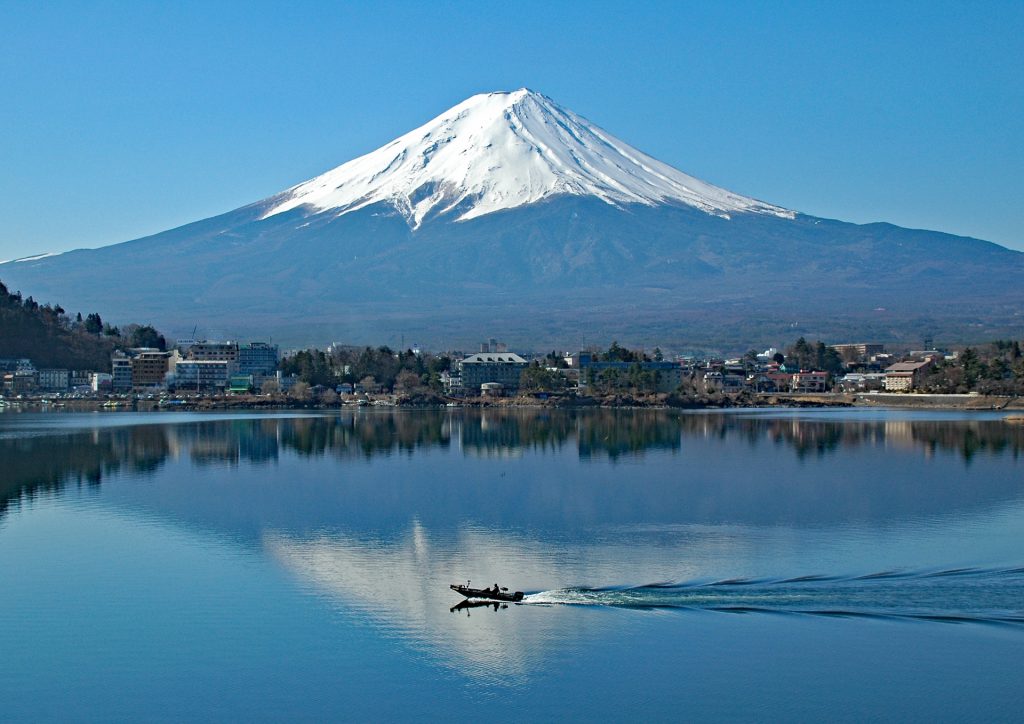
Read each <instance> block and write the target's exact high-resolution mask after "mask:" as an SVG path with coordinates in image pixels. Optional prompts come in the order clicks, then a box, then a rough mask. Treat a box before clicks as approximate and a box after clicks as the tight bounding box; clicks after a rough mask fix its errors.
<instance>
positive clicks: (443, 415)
mask: <svg viewBox="0 0 1024 724" xmlns="http://www.w3.org/2000/svg"><path fill="white" fill-rule="evenodd" d="M158 421H159V420H157V422H158ZM701 439H704V440H723V441H727V440H730V439H732V440H736V439H739V440H744V441H746V442H748V443H749V444H751V445H757V444H764V443H768V444H772V445H784V446H786V447H787V448H788V449H790V450H792V451H793V452H794V453H795V455H796V456H797V457H798V458H804V457H807V456H820V455H828V454H832V453H834V452H836V451H838V450H840V449H841V448H856V447H866V448H871V447H882V446H884V447H886V448H903V449H906V450H908V451H915V450H916V451H919V452H920V453H922V454H923V455H925V456H931V455H933V454H934V453H936V452H937V451H943V452H946V453H952V454H955V455H957V456H959V457H960V458H962V460H964V461H965V462H967V463H969V462H970V461H971V460H972V459H973V458H974V457H975V456H977V455H980V454H990V455H992V454H995V455H999V454H1006V455H1010V456H1012V457H1013V458H1014V459H1016V458H1017V457H1018V456H1019V455H1020V454H1021V452H1022V450H1024V427H1021V426H1014V425H1008V424H1006V423H1004V422H1003V421H1002V420H999V419H989V420H971V421H964V420H958V421H953V422H950V421H940V420H875V421H849V420H845V421H843V420H840V421H836V420H819V419H813V417H812V418H802V417H799V416H793V417H781V418H780V417H769V416H763V417H762V416H758V415H731V414H678V413H673V412H671V411H663V410H658V411H645V410H585V411H553V410H528V409H520V410H478V411H474V410H459V411H446V410H432V411H416V412H410V411H393V412H380V413H377V412H373V413H364V412H356V413H352V414H347V415H344V414H343V415H340V416H322V417H305V418H301V417H300V418H279V417H264V418H248V419H231V420H217V419H210V420H204V421H200V422H189V423H183V424H173V425H164V424H146V425H131V426H124V427H110V428H102V427H101V428H97V429H93V430H88V431H80V430H79V431H75V432H55V433H53V434H47V435H35V436H26V437H17V436H11V435H9V436H6V437H3V438H0V460H3V461H4V465H3V466H2V468H0V513H2V512H3V511H4V510H5V509H6V507H7V506H8V505H9V503H10V501H11V500H16V499H19V498H20V497H22V496H32V495H34V494H36V493H37V492H44V491H48V490H51V491H52V490H57V489H59V488H61V487H62V486H64V485H79V486H82V485H98V484H99V483H100V482H101V481H102V480H103V478H104V477H105V476H107V475H111V474H114V473H118V472H134V473H145V472H147V471H151V470H155V469H156V468H158V467H160V466H161V465H162V464H163V463H164V462H165V461H166V460H168V459H182V458H187V459H189V460H191V461H192V463H193V464H195V465H199V466H203V465H237V464H239V463H240V462H243V461H244V462H247V463H256V464H259V463H263V462H268V461H276V460H278V458H279V457H280V456H281V455H282V454H283V453H284V452H286V451H287V452H290V453H292V454H297V455H299V456H302V457H319V456H334V457H336V458H339V459H346V458H349V459H370V458H373V457H375V456H387V455H394V454H402V453H405V454H408V453H412V452H413V451H416V450H427V449H431V448H439V449H445V450H450V451H454V452H456V453H461V454H463V455H466V456H473V457H495V458H504V457H516V456H519V455H522V454H523V453H524V452H527V451H534V452H538V451H541V452H542V451H545V450H565V449H566V448H567V447H568V449H570V450H571V449H572V447H573V446H574V447H575V449H576V451H577V453H578V455H579V457H580V458H582V459H588V458H606V459H610V460H612V461H614V460H617V459H620V458H622V459H626V458H629V457H635V456H640V455H643V454H645V453H647V452H655V451H668V452H678V451H679V450H681V449H682V447H683V446H684V445H687V444H689V445H692V444H694V443H699V441H700V440H701Z"/></svg>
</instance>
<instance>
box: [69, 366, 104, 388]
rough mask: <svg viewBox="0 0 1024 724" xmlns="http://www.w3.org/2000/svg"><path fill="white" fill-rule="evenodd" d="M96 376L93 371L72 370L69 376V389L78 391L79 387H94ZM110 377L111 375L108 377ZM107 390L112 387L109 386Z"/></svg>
mask: <svg viewBox="0 0 1024 724" xmlns="http://www.w3.org/2000/svg"><path fill="white" fill-rule="evenodd" d="M94 374H96V373H95V372H93V371H92V370H71V372H70V374H69V375H68V387H70V388H71V389H73V390H74V389H77V388H79V387H92V377H93V375H94ZM107 377H110V375H107ZM107 389H110V385H109V384H108V385H107Z"/></svg>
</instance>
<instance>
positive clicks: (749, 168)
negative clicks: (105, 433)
mask: <svg viewBox="0 0 1024 724" xmlns="http://www.w3.org/2000/svg"><path fill="white" fill-rule="evenodd" d="M1022 69H1024V3H1022V2H1005V3H1001V2H990V3H943V2H922V3H871V2H856V3H853V2H851V3H845V4H844V3H821V2H808V3H802V2H785V3H782V2H779V3H766V2H749V3H748V2H736V3H724V2H723V3H718V2H715V3H710V2H709V3H703V4H696V3H694V4H688V3H682V2H671V3H658V2H647V3H610V2H609V3H602V2H587V3H583V2H578V3H559V2H538V3H529V2H526V3H507V2H501V3H487V2H483V3H481V2H474V3H441V2H436V3H389V2H375V3H359V4H351V5H345V4H341V3H328V2H324V3H313V2H296V3H289V4H283V3H259V2H251V3H244V4H243V3H230V2H212V3H211V2H202V3H199V2H197V3H190V2H177V3H157V2H130V3H129V2H123V3H119V2H88V3H86V2H66V3H63V2H49V3H37V2H10V1H7V0H0V260H2V259H7V258H12V257H17V256H25V255H29V254H35V253H41V252H45V251H60V250H66V249H71V248H77V247H82V246H102V245H105V244H110V243H116V242H119V241H125V240H128V239H133V238H137V237H140V236H144V235H146V234H150V233H155V232H158V231H162V230H164V229H168V228H171V227H174V226H177V225H180V224H184V223H188V222H190V221H195V220H198V219H200V218H205V217H208V216H212V215H215V214H218V213H221V212H224V211H228V210H230V209H233V208H236V207H238V206H241V205H243V204H246V203H248V202H251V201H255V200H257V199H260V198H263V197H265V196H268V195H270V194H272V193H275V192H277V191H280V190H282V189H284V188H286V187H288V186H291V185H293V184H295V183H298V182H300V181H303V180H305V179H307V178H309V177H311V176H313V175H315V174H318V173H320V172H322V171H325V170H327V169H328V168H331V167H333V166H336V165H338V164H340V163H342V162H344V161H347V160H349V159H350V158H353V157H355V156H357V155H360V154H362V153H365V152H367V151H370V150H372V149H374V148H376V147H378V146H380V145H382V144H383V143H385V142H387V141H389V140H391V139H392V138H393V137H395V136H397V135H399V134H401V133H403V132H405V131H408V130H410V129H411V128H413V127H415V126H417V125H419V124H421V123H424V122H425V121H427V120H429V119H430V118H431V117H433V116H434V115H436V114H438V113H440V112H441V111H443V110H445V109H446V108H448V107H449V106H451V105H454V104H455V103H457V102H458V101H460V100H462V99H463V98H465V97H467V96H469V95H472V94H473V93H478V92H482V91H490V90H511V89H514V88H518V87H521V86H528V87H530V88H533V89H535V90H538V91H541V92H542V93H545V94H547V95H549V96H551V97H552V98H553V99H554V100H555V101H557V102H559V103H560V104H562V105H564V106H567V107H569V108H571V109H573V110H575V111H576V112H577V113H580V114H581V115H583V116H585V117H587V118H589V119H590V120H591V121H593V122H595V123H597V124H598V125H600V126H602V127H603V128H605V129H607V130H608V131H610V132H611V133H613V134H615V135H616V136H618V137H620V138H622V139H623V140H625V141H627V142H629V143H631V144H632V145H634V146H636V147H638V148H640V149H641V150H643V151H646V152H647V153H649V154H651V155H653V156H655V157H657V158H659V159H661V160H663V161H666V162H668V163H670V164H672V165H674V166H676V167H678V168H680V169H681V170H683V171H685V172H687V173H690V174H693V175H695V176H698V177H701V178H704V179H706V180H708V181H711V182H713V183H716V184H719V185H721V186H724V187H726V188H728V189H731V190H733V191H737V192H739V193H742V194H746V195H750V196H755V197H758V198H761V199H764V200H766V201H770V202H772V203H777V204H781V205H783V206H787V207H789V208H793V209H796V210H799V211H803V212H805V213H808V214H814V215H817V216H825V217H831V218H840V219H844V220H848V221H857V222H867V221H890V222H893V223H897V224H900V225H903V226H911V227H921V228H930V229H939V230H943V231H949V232H953V233H959V234H966V235H970V236H976V237H979V238H983V239H989V240H992V241H996V242H999V243H1001V244H1004V245H1006V246H1010V247H1013V248H1017V249H1024V202H1022V198H1024V173H1022V172H1024V143H1022V142H1021V140H1022V138H1024V72H1022Z"/></svg>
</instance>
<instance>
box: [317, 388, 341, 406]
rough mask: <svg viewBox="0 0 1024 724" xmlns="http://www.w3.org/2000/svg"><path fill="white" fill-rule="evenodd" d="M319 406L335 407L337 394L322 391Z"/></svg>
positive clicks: (330, 391) (328, 390) (329, 390)
mask: <svg viewBox="0 0 1024 724" xmlns="http://www.w3.org/2000/svg"><path fill="white" fill-rule="evenodd" d="M320 404H321V405H327V406H328V407H333V406H334V405H337V404H338V393H337V392H335V391H334V390H331V389H327V390H324V391H323V393H322V394H321V395H320Z"/></svg>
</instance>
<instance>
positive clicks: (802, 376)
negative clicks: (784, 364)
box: [792, 370, 828, 392]
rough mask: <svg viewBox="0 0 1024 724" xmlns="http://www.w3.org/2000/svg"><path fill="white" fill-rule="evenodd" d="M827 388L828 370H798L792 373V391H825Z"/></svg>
mask: <svg viewBox="0 0 1024 724" xmlns="http://www.w3.org/2000/svg"><path fill="white" fill-rule="evenodd" d="M827 389H828V372H819V371H812V372H805V371H803V370H801V371H800V372H794V373H793V379H792V390H793V392H825V391H826V390H827Z"/></svg>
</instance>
